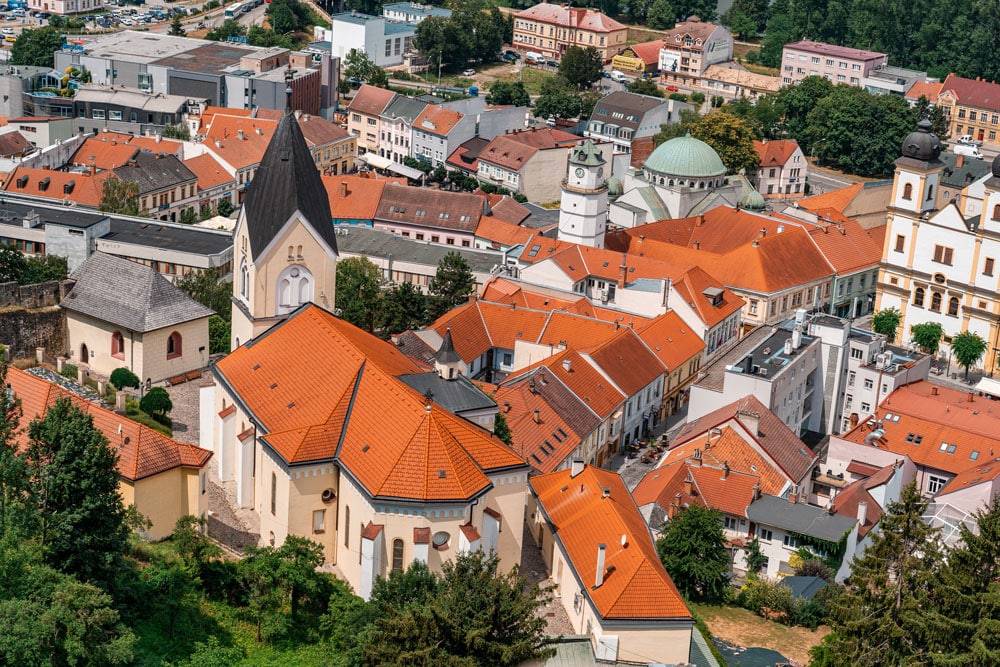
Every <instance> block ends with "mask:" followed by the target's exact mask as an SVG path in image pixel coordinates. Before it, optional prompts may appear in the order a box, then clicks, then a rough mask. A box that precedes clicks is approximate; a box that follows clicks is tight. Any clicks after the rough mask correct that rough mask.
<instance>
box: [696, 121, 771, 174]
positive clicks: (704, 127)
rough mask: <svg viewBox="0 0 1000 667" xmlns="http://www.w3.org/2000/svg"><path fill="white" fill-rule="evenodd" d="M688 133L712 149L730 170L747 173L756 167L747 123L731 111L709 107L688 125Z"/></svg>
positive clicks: (733, 172)
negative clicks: (713, 109)
mask: <svg viewBox="0 0 1000 667" xmlns="http://www.w3.org/2000/svg"><path fill="white" fill-rule="evenodd" d="M690 129H691V136H692V137H694V138H695V139H701V140H702V141H704V142H705V143H706V144H708V145H709V146H711V147H712V148H713V149H715V152H716V153H718V154H719V157H720V158H722V164H724V165H725V166H726V171H728V172H729V173H730V174H736V173H739V172H740V171H741V170H743V171H745V172H746V173H748V174H750V173H753V172H754V171H755V170H756V169H757V164H758V163H759V162H760V156H759V155H758V154H757V150H756V149H755V148H754V144H753V142H754V135H753V131H752V130H751V129H750V127H749V125H747V123H746V122H745V121H744V120H743V119H741V118H739V117H737V116H734V115H733V114H731V113H727V112H725V111H722V110H716V111H712V112H711V113H708V114H706V115H705V116H702V117H701V119H700V120H698V122H697V123H694V124H693V125H692V126H691V128H690Z"/></svg>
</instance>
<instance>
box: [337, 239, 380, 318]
mask: <svg viewBox="0 0 1000 667" xmlns="http://www.w3.org/2000/svg"><path fill="white" fill-rule="evenodd" d="M381 290H382V272H381V271H380V270H379V268H378V267H377V266H375V264H373V263H372V261H371V260H370V259H368V258H367V257H348V258H347V259H342V260H340V261H339V262H337V292H336V295H335V297H334V298H335V306H336V308H337V309H338V310H339V311H340V316H341V317H343V318H344V319H345V320H347V321H348V322H350V323H351V324H353V325H354V326H356V327H359V328H361V329H364V330H365V331H374V330H375V316H376V313H377V311H378V305H379V297H380V295H381Z"/></svg>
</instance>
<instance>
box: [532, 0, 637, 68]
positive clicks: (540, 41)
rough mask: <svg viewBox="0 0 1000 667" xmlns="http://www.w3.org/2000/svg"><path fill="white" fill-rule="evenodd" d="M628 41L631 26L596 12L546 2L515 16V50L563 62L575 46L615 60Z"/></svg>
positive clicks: (606, 61)
mask: <svg viewBox="0 0 1000 667" xmlns="http://www.w3.org/2000/svg"><path fill="white" fill-rule="evenodd" d="M627 39H628V26H626V25H624V24H622V23H619V22H618V21H616V20H614V19H613V18H611V17H610V16H607V15H606V14H602V13H601V12H599V11H597V10H595V9H584V8H580V7H570V6H569V5H558V4H551V3H548V2H542V3H540V4H537V5H535V6H533V7H529V8H528V9H525V10H524V11H521V12H518V13H517V14H514V42H513V44H514V46H515V47H516V48H518V49H525V50H528V51H534V52H535V53H540V54H542V55H543V56H546V57H548V58H556V59H561V58H562V55H563V54H564V53H566V49H568V48H569V47H571V46H578V47H580V48H587V47H591V46H592V47H594V48H595V49H597V51H598V52H599V53H600V54H601V61H602V62H605V63H609V62H611V59H612V58H613V57H614V56H615V55H616V54H617V53H618V52H619V51H621V50H622V49H623V48H625V42H626V41H627Z"/></svg>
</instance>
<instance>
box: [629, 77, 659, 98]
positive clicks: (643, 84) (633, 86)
mask: <svg viewBox="0 0 1000 667" xmlns="http://www.w3.org/2000/svg"><path fill="white" fill-rule="evenodd" d="M625 88H626V90H628V92H630V93H635V94H636V95H648V96H650V97H663V91H662V90H660V88H659V87H658V86H657V85H656V83H655V82H654V81H652V80H651V79H643V78H641V77H640V78H638V79H636V80H635V81H633V82H632V83H630V84H628V85H627V86H625Z"/></svg>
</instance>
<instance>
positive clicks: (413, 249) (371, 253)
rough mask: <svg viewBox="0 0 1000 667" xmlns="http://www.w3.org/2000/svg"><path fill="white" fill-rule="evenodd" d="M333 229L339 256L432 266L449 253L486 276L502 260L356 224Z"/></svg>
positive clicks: (487, 253) (484, 252) (492, 254)
mask: <svg viewBox="0 0 1000 667" xmlns="http://www.w3.org/2000/svg"><path fill="white" fill-rule="evenodd" d="M335 227H336V229H337V232H338V235H337V247H338V248H339V249H340V252H341V254H343V253H345V252H346V253H351V254H353V255H364V256H366V257H383V258H387V257H389V256H390V255H391V256H392V257H393V258H395V259H398V260H401V261H406V262H413V263H415V264H423V265H426V266H431V267H434V266H437V264H438V262H440V261H441V259H442V258H443V257H444V256H445V255H447V254H448V253H449V252H457V253H458V254H460V255H461V256H462V258H463V259H465V261H466V262H467V263H468V264H469V269H470V270H471V271H472V272H473V273H489V272H490V270H491V269H492V268H493V267H494V266H495V265H497V264H499V263H500V262H501V261H502V255H501V254H500V253H498V252H491V251H488V250H474V249H472V248H459V247H456V246H450V245H439V244H436V243H429V242H427V241H417V240H415V239H408V238H404V237H402V236H397V235H396V234H392V233H390V232H387V231H383V230H381V229H373V228H371V227H362V226H359V225H335Z"/></svg>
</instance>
